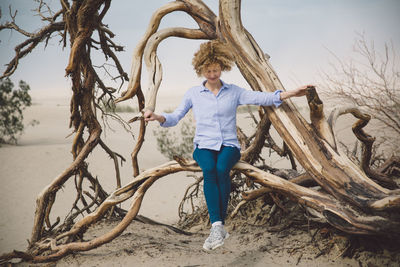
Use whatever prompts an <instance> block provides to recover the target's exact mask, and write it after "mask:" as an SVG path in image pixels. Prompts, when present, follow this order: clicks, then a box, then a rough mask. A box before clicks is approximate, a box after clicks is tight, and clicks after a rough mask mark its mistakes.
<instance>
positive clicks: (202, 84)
mask: <svg viewBox="0 0 400 267" xmlns="http://www.w3.org/2000/svg"><path fill="white" fill-rule="evenodd" d="M220 81H221V83H222V87H221V90H222V89H228V88H229V86H228V85H227V84H226V83H225V82H224V81H223V80H220ZM206 82H207V80H204V81H203V82H202V83H201V86H200V92H204V91H210V90H208V89H207V88H206V87H205V84H206Z"/></svg>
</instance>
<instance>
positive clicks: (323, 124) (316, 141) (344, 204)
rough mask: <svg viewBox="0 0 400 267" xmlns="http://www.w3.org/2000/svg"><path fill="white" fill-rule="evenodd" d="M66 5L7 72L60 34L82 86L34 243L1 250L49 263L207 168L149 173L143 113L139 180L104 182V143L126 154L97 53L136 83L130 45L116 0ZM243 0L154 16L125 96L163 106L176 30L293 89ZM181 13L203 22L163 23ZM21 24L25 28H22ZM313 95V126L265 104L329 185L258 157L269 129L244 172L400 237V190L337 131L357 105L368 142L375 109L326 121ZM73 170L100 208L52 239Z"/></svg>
mask: <svg viewBox="0 0 400 267" xmlns="http://www.w3.org/2000/svg"><path fill="white" fill-rule="evenodd" d="M61 4H62V9H61V10H60V11H59V12H57V13H55V15H54V16H52V17H49V18H48V21H49V25H48V26H47V27H45V28H43V29H42V30H41V31H39V32H37V33H35V34H29V35H27V36H28V39H27V40H26V41H25V42H24V43H22V44H20V45H19V46H18V47H17V48H16V55H15V57H14V59H13V60H12V61H11V62H10V64H9V66H8V68H7V70H6V72H5V74H4V75H3V76H9V75H11V73H12V72H13V70H15V68H16V67H17V65H18V60H19V59H20V58H21V57H23V56H25V55H26V54H27V53H28V52H29V51H30V50H32V49H33V48H34V47H35V46H36V45H37V43H38V42H40V41H43V40H45V39H46V38H49V37H50V36H51V34H52V33H54V32H56V31H59V32H60V33H61V34H62V36H63V40H64V44H65V45H66V43H67V36H68V38H69V43H70V46H71V53H70V59H69V64H68V66H67V68H66V73H67V75H69V76H70V77H71V80H72V91H73V96H72V99H71V127H72V128H73V130H74V132H75V138H74V142H73V144H72V154H73V162H72V163H71V165H70V166H69V167H68V168H67V169H66V170H64V171H63V172H62V173H61V174H60V175H59V176H58V177H56V178H55V179H54V180H53V182H52V183H51V184H49V185H48V186H47V187H46V188H44V189H43V191H42V192H41V193H40V194H39V196H38V198H37V206H36V212H35V221H34V226H33V230H32V236H31V239H30V248H29V249H28V250H27V251H26V252H18V251H14V252H12V253H10V254H7V255H3V256H2V257H1V258H2V259H3V260H8V259H10V258H23V259H25V260H29V261H32V262H45V261H51V260H57V259H59V258H61V257H63V256H65V255H68V254H69V253H72V252H76V251H87V250H90V249H93V248H95V247H98V246H101V245H102V244H104V243H106V242H109V241H111V240H112V239H114V238H115V237H117V236H118V235H119V234H121V233H122V232H123V231H124V229H125V228H126V227H127V226H128V225H129V223H130V222H131V221H132V220H133V219H134V218H135V216H136V215H137V213H138V211H139V209H140V205H141V201H142V200H143V196H144V194H145V193H146V190H147V189H148V188H149V187H150V186H151V185H152V184H153V183H154V182H155V181H156V180H157V179H159V178H162V177H164V176H165V175H167V174H170V173H175V172H179V171H183V170H186V171H187V170H189V171H199V170H200V169H199V167H198V166H196V165H195V162H194V161H192V160H184V159H180V158H179V157H177V158H176V161H171V162H167V163H165V164H163V165H161V166H157V167H154V168H152V169H150V170H146V171H143V172H139V168H138V162H137V154H138V152H139V151H140V148H141V145H142V143H143V142H144V138H143V137H144V134H145V129H146V125H145V124H144V121H143V119H142V118H141V114H139V115H137V116H136V117H134V118H132V120H131V122H133V121H136V120H140V126H139V127H140V134H139V137H138V139H137V140H138V141H137V143H136V145H135V147H134V148H133V153H132V164H133V167H134V178H133V179H132V181H131V182H130V183H129V184H127V185H125V186H123V187H121V188H118V189H116V190H115V191H114V192H111V193H110V194H109V195H107V193H105V192H104V190H102V189H101V186H100V184H99V183H98V182H97V180H96V179H94V178H93V176H92V175H91V174H90V172H89V170H88V165H87V163H86V162H85V159H86V158H87V157H88V155H89V153H90V152H91V151H92V150H93V148H94V147H95V146H97V145H99V144H100V145H101V146H102V147H103V148H104V150H105V151H106V153H109V154H110V155H112V157H113V158H114V159H115V160H116V161H117V157H118V155H117V154H116V153H114V152H113V151H112V150H110V149H109V148H107V146H106V145H105V144H104V143H103V142H102V141H101V138H100V137H101V131H102V128H101V126H100V123H99V122H98V120H97V117H96V111H97V112H99V110H100V109H99V108H100V107H99V106H98V105H97V101H98V99H95V97H94V90H95V85H96V84H97V86H98V87H99V90H101V91H102V92H103V94H102V95H101V97H103V96H105V95H108V96H109V97H110V98H111V99H114V96H115V90H114V89H112V88H109V87H107V86H106V85H104V84H103V82H102V81H101V79H100V78H99V77H98V75H97V73H96V70H95V69H94V68H93V66H92V64H91V61H90V51H91V50H92V49H93V48H95V47H97V48H99V49H101V50H102V51H103V53H104V54H105V55H106V56H107V57H110V58H111V59H112V60H114V62H115V64H116V66H117V69H118V71H119V74H120V77H121V79H125V80H127V74H126V73H125V72H124V71H123V69H122V67H121V66H120V64H119V62H118V59H117V57H116V56H115V54H114V52H113V51H118V50H120V49H122V48H121V47H119V46H117V45H115V44H114V43H113V42H112V40H111V38H112V37H113V34H112V32H111V31H110V30H109V29H108V28H107V27H106V26H105V25H103V24H102V22H101V21H102V19H103V17H104V16H105V14H106V13H107V10H108V9H109V7H110V5H111V0H86V1H72V3H70V2H69V1H67V0H61ZM240 4H241V2H240V0H220V2H219V14H218V16H216V15H215V14H214V13H213V12H212V11H211V10H210V9H209V8H208V7H207V6H206V5H205V4H204V3H203V2H202V1H201V0H179V1H174V2H170V3H168V4H166V5H164V6H163V7H160V8H159V9H158V10H157V11H155V13H154V14H153V16H152V18H151V20H150V23H149V26H148V29H147V31H146V33H145V35H144V36H143V38H142V40H141V41H140V42H139V44H138V45H137V46H136V48H135V50H134V55H133V60H132V69H131V74H130V78H129V84H128V87H127V90H126V91H125V92H124V93H123V94H122V95H121V97H119V98H118V99H116V101H115V102H116V103H118V102H122V101H124V100H127V99H132V98H137V100H138V102H139V106H140V109H141V110H144V109H153V110H154V108H155V104H156V98H157V90H158V88H159V85H160V83H161V78H162V70H161V63H160V61H159V60H158V57H157V46H158V45H159V43H160V42H162V41H163V40H165V39H166V38H168V37H171V36H174V37H181V38H189V39H205V40H210V39H220V40H221V41H222V42H224V43H225V44H226V45H228V46H229V47H230V49H231V51H233V53H234V54H235V62H236V65H237V66H238V68H239V70H240V71H241V73H242V75H243V76H244V78H245V79H246V80H247V82H248V84H249V85H250V86H251V88H252V89H253V90H257V91H273V90H276V89H281V90H284V88H283V86H282V84H281V82H280V80H279V78H278V77H277V75H276V73H275V72H274V70H273V68H272V66H271V65H270V63H269V62H268V59H267V58H266V57H265V54H264V52H263V51H262V50H261V49H260V48H259V46H258V45H257V43H256V41H255V40H254V39H253V37H252V36H251V34H250V33H249V32H248V31H247V30H246V29H245V28H244V27H243V25H242V23H241V13H240V7H241V5H240ZM175 11H183V12H185V13H186V14H187V15H188V16H190V17H192V18H193V19H194V20H195V21H196V22H197V24H198V26H199V28H198V29H186V28H181V27H177V28H168V29H165V30H158V27H159V24H160V21H161V19H162V18H163V17H164V16H165V15H166V14H168V13H171V12H175ZM57 19H59V20H57ZM2 28H13V29H17V27H16V25H15V23H13V22H11V23H9V24H8V25H3V26H2ZM18 29H19V28H18ZM18 29H17V30H18ZM19 31H20V32H22V30H20V29H19ZM94 32H97V33H98V35H99V40H97V41H96V40H94V39H93V37H92V35H93V33H94ZM142 61H144V62H145V64H146V67H147V69H148V72H149V85H148V90H147V91H148V93H147V96H146V98H145V97H144V96H143V93H142V85H141V82H140V81H141V70H142ZM307 99H308V103H309V106H310V118H311V123H308V122H307V121H306V120H305V119H304V118H303V117H302V116H301V115H300V113H299V112H298V111H297V110H296V108H295V106H294V105H293V104H292V103H291V102H290V101H286V102H285V103H283V104H282V106H281V107H279V108H273V107H264V108H263V109H264V113H265V114H266V116H268V121H269V122H270V123H272V125H273V126H274V127H275V129H276V130H277V131H278V133H279V134H280V136H281V137H282V138H283V140H284V142H285V144H286V146H287V149H286V150H290V151H291V155H293V157H295V158H296V159H297V161H298V163H299V164H301V165H302V166H303V168H304V169H305V170H306V172H307V175H308V176H309V177H310V179H312V180H313V181H314V182H316V183H317V184H318V185H319V186H320V187H321V190H320V191H316V190H313V189H310V188H307V187H305V186H301V185H298V184H296V183H293V182H290V181H287V180H285V179H283V178H281V177H278V176H276V175H273V174H270V173H268V172H265V171H263V170H260V169H258V168H256V167H254V166H253V165H252V164H251V162H253V160H254V158H255V157H256V155H257V154H258V153H260V149H261V148H260V146H262V145H263V143H264V141H265V138H267V136H266V135H265V132H263V131H265V129H266V127H258V128H257V132H256V133H255V138H254V139H253V141H252V143H251V144H249V145H248V146H247V149H246V150H245V151H244V152H243V155H242V159H243V160H242V161H240V162H239V163H238V164H236V166H235V167H234V169H235V170H237V171H240V172H241V173H243V174H245V175H246V176H247V177H249V179H251V180H253V181H254V182H255V183H258V184H260V185H262V186H264V187H267V188H268V190H264V191H265V192H280V193H281V194H284V195H287V196H289V197H290V198H292V199H293V201H297V202H298V203H300V204H302V205H304V206H307V207H309V208H310V209H312V210H313V211H314V214H315V215H317V216H319V217H321V218H323V219H325V220H326V221H327V222H328V223H330V224H331V225H333V226H334V227H336V228H338V229H341V230H343V231H345V232H348V233H354V234H372V235H391V236H393V235H399V234H400V222H399V217H400V216H399V210H400V209H399V208H400V191H399V190H398V189H388V188H385V187H383V186H381V185H379V184H377V183H376V182H375V181H374V178H376V177H374V176H372V179H371V178H369V177H368V176H367V175H366V174H365V172H364V171H363V170H362V169H361V168H360V166H357V165H356V164H355V163H353V162H352V161H351V160H350V159H349V158H348V157H347V156H346V154H345V153H343V152H342V151H341V150H340V149H339V147H338V146H337V143H338V141H337V140H336V138H335V134H334V125H335V121H336V119H337V117H338V116H340V115H341V114H344V113H349V112H350V113H352V114H354V115H355V116H356V117H357V118H358V119H359V120H358V122H357V123H356V125H355V126H354V127H353V130H354V132H355V133H356V135H357V136H358V137H359V138H360V139H361V141H363V142H368V137H369V136H368V135H367V134H366V133H364V132H363V130H362V128H363V127H364V126H365V125H366V124H367V123H368V120H369V117H368V115H367V114H363V113H362V112H360V111H359V110H358V109H357V107H350V108H347V109H339V110H335V111H334V113H333V114H332V115H331V116H330V117H329V119H326V118H325V116H324V112H323V104H322V102H321V101H320V99H319V97H318V95H317V92H316V91H315V89H310V90H309V93H308V95H307ZM100 111H101V110H100ZM268 121H266V119H265V120H261V121H260V123H264V124H265V125H267V124H268ZM265 125H264V126H265ZM84 131H86V132H87V133H88V135H87V137H86V138H85V137H84V135H83V133H84ZM263 133H264V134H263ZM263 139H264V141H263ZM366 147H367V148H368V147H369V146H366ZM365 153H366V155H365V156H366V157H367V156H368V153H370V151H368V149H366V150H365ZM246 161H247V162H246ZM249 162H250V163H249ZM117 166H118V164H116V168H117V170H116V171H117V173H118V167H117ZM71 177H77V181H78V183H77V192H78V194H77V200H78V201H81V202H82V203H83V204H84V210H85V211H87V210H88V209H89V207H92V206H93V205H92V203H88V202H87V201H86V199H87V198H85V196H84V194H83V193H82V190H81V188H80V187H79V185H81V184H82V180H83V179H88V180H89V181H90V182H91V183H92V184H93V191H94V192H95V193H94V195H93V196H91V197H90V198H89V199H91V202H95V203H99V205H98V206H97V208H96V209H95V211H93V212H90V213H89V214H87V215H86V216H84V217H83V218H82V219H80V220H79V221H77V222H75V223H74V224H73V226H72V227H65V228H62V229H61V232H58V233H57V234H55V235H52V236H50V235H49V234H48V233H49V232H50V230H51V229H52V228H54V226H53V225H52V224H51V223H50V222H49V214H50V211H51V207H52V203H53V202H54V200H55V196H56V194H57V191H58V189H59V188H60V187H61V186H62V185H63V184H64V183H65V182H66V181H67V180H68V179H70V178H71ZM116 177H118V175H116ZM117 180H118V179H117ZM265 192H264V193H265ZM257 194H260V191H258V192H257V191H256V192H253V193H249V195H248V196H247V197H248V198H255V197H257V196H256V195H257ZM129 198H132V204H131V206H130V208H129V210H128V211H127V212H126V214H124V213H123V212H122V211H121V212H120V213H119V214H120V215H121V216H123V218H122V220H121V221H120V223H119V224H118V225H117V226H116V227H115V228H114V229H113V230H111V231H110V232H108V233H106V234H104V235H102V236H99V237H97V238H95V239H93V240H89V241H81V240H80V237H81V236H82V235H83V233H84V232H85V230H86V229H87V227H88V226H89V225H91V224H93V223H95V222H96V221H99V220H100V219H101V218H103V217H104V215H105V214H106V213H107V212H110V211H112V212H118V209H116V208H115V207H116V204H118V203H121V202H123V201H126V200H128V199H129ZM76 212H80V213H82V212H83V210H82V209H80V210H76ZM46 226H47V228H46Z"/></svg>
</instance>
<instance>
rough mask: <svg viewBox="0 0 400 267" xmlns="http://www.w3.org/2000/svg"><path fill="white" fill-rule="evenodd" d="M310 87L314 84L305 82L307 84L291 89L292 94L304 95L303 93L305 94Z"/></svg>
mask: <svg viewBox="0 0 400 267" xmlns="http://www.w3.org/2000/svg"><path fill="white" fill-rule="evenodd" d="M310 87H315V86H314V85H312V84H307V85H303V86H300V87H299V88H296V89H294V90H293V91H292V92H293V96H304V95H306V94H307V90H308V89H309V88H310Z"/></svg>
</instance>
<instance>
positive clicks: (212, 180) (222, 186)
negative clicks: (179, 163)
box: [193, 146, 240, 223]
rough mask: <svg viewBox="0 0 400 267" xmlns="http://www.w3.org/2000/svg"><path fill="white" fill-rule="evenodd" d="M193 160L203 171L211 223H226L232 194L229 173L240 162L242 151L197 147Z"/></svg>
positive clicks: (233, 148)
mask: <svg viewBox="0 0 400 267" xmlns="http://www.w3.org/2000/svg"><path fill="white" fill-rule="evenodd" d="M193 159H194V160H195V161H196V162H197V163H198V164H199V166H200V168H201V169H202V171H203V177H204V196H205V198H206V203H207V208H208V214H209V216H210V221H211V223H214V222H216V221H222V222H223V223H224V222H225V217H226V211H227V208H228V201H229V195H230V193H231V178H230V176H229V172H230V171H231V169H232V167H233V166H234V165H235V164H236V162H238V161H239V159H240V150H239V149H238V148H236V147H231V146H222V147H221V149H220V150H219V151H215V150H210V149H201V148H197V147H196V149H195V150H194V152H193Z"/></svg>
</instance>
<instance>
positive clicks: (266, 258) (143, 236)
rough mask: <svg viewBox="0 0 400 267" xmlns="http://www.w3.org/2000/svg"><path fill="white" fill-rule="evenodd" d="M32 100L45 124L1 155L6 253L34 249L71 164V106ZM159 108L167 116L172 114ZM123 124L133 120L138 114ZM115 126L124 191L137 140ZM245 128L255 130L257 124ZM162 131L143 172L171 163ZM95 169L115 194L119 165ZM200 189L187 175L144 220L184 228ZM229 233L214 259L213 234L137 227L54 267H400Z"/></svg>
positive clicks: (66, 200) (177, 178)
mask: <svg viewBox="0 0 400 267" xmlns="http://www.w3.org/2000/svg"><path fill="white" fill-rule="evenodd" d="M32 95H33V100H34V105H33V106H32V107H30V108H28V109H27V110H26V111H25V121H26V122H29V121H30V120H33V119H36V120H38V121H40V124H39V125H37V126H35V127H27V128H26V131H25V134H24V135H23V136H22V137H21V139H20V141H19V144H18V145H16V146H10V145H5V146H3V147H1V148H0V162H1V165H0V178H1V180H0V181H1V182H0V183H1V188H2V194H0V210H1V216H0V253H4V252H8V251H10V250H11V249H19V250H24V249H25V248H26V245H27V243H26V240H27V239H29V236H30V232H31V227H32V221H33V216H34V208H35V198H36V196H37V195H38V193H39V192H40V191H41V190H42V189H43V188H44V187H45V186H46V185H47V184H49V183H50V182H51V181H52V179H54V178H55V177H56V176H57V175H58V174H59V173H60V172H61V171H63V170H64V169H65V168H66V167H67V166H68V165H69V163H70V162H71V154H70V147H71V142H72V137H71V136H69V135H70V133H71V130H70V129H69V128H68V120H69V102H68V98H67V97H61V98H60V97H55V96H51V95H48V94H46V93H45V92H38V91H36V92H35V91H33V92H32ZM177 101H179V99H176V98H173V97H171V99H170V101H165V103H168V105H172V106H173V105H174V103H176V102H177ZM159 105H160V110H161V109H163V108H167V107H168V106H167V105H165V106H164V107H163V106H162V103H160V104H159ZM175 105H176V104H175ZM122 116H123V117H125V118H126V119H128V118H130V117H131V116H132V114H122ZM110 124H111V126H112V128H113V129H114V130H107V131H106V132H105V135H104V136H103V139H104V140H105V142H106V143H107V144H108V145H109V147H110V148H111V149H113V150H114V151H117V152H118V153H120V154H121V155H123V156H124V157H125V158H126V159H127V162H126V163H125V164H124V165H123V167H122V168H121V179H122V184H126V183H128V182H129V181H130V180H131V178H132V168H131V166H130V163H129V158H130V153H131V151H132V148H133V145H134V140H133V138H132V136H131V135H130V134H128V133H126V132H125V131H124V130H123V129H122V127H121V126H119V125H118V123H115V122H113V121H110ZM244 125H248V127H251V123H245V124H244ZM156 127H158V126H157V125H156V124H150V126H149V128H148V131H147V135H146V142H145V144H144V146H143V148H142V153H141V154H140V156H139V164H140V167H141V169H147V168H150V167H154V166H157V165H160V164H162V163H164V162H166V161H167V159H166V158H165V157H164V156H162V155H161V154H160V153H159V152H158V151H157V149H156V141H155V138H154V137H153V129H155V128H156ZM245 127H246V126H245ZM339 128H340V126H339ZM344 129H345V127H344V128H343V129H339V130H340V131H342V133H341V134H342V135H347V134H348V133H347V132H345V131H346V130H344ZM88 162H89V166H90V167H89V168H90V170H94V171H93V173H94V174H95V175H97V176H98V177H99V179H100V180H101V183H102V184H103V185H104V187H105V189H106V190H107V191H108V192H110V191H112V190H113V189H114V188H115V186H116V181H115V178H114V177H115V173H114V169H113V162H112V161H111V160H110V159H109V158H108V156H106V155H105V154H104V152H103V151H101V150H100V149H96V150H95V151H94V152H93V153H92V154H91V155H90V157H89V160H88ZM270 163H271V164H274V166H276V167H280V162H278V161H277V160H276V159H271V162H270ZM192 182H193V180H192V178H190V177H187V176H186V174H185V173H178V174H174V175H171V176H168V177H165V178H163V179H160V180H159V181H157V182H156V183H155V184H154V185H153V186H152V187H151V188H150V189H149V191H148V192H147V194H146V196H145V199H144V201H143V204H142V208H141V210H140V212H139V213H140V214H142V215H144V216H147V217H150V218H152V219H154V220H156V221H159V222H162V223H166V224H174V223H176V222H177V220H178V215H177V207H178V203H179V202H180V200H181V198H182V196H183V194H184V190H185V188H186V186H187V185H188V184H190V183H192ZM62 191H63V192H62V193H61V194H58V195H57V200H56V203H55V205H54V206H53V215H52V217H51V220H52V221H54V220H55V219H56V217H57V216H64V215H65V212H68V211H69V208H70V206H71V203H72V201H73V199H74V197H75V194H74V184H73V181H69V182H68V183H67V184H66V186H65V187H64V188H63V189H62ZM129 204H130V203H129V201H127V203H124V204H123V205H122V207H123V208H127V207H128V206H129ZM115 224H116V222H101V223H100V224H96V225H94V226H92V227H91V228H90V229H89V231H88V233H87V235H85V239H90V238H91V237H95V236H99V235H101V234H102V233H106V232H107V231H108V230H110V229H111V228H112V227H113V226H115ZM228 230H229V231H230V232H231V237H230V238H229V239H228V240H227V241H226V244H225V246H224V247H222V248H220V249H218V250H216V251H213V252H211V253H208V252H205V251H203V250H202V248H201V247H202V244H203V242H204V239H205V238H206V237H207V234H208V230H207V229H205V228H204V227H203V228H201V229H198V230H197V231H194V232H193V233H192V235H190V236H187V235H182V234H177V233H175V232H173V231H171V230H170V229H168V228H165V227H163V226H154V225H148V224H143V223H140V222H133V223H132V224H131V225H130V226H129V227H128V229H127V230H126V231H125V232H123V233H122V235H121V236H119V237H118V238H116V239H115V240H113V241H112V242H111V243H109V244H105V245H103V246H102V247H100V248H97V249H94V250H92V251H89V252H84V253H78V254H74V255H70V256H68V257H66V258H64V259H62V260H60V261H59V262H57V263H54V264H51V265H49V266H54V265H56V266H294V265H297V266H396V265H393V260H392V259H391V258H390V256H388V255H386V254H382V255H379V257H378V259H377V258H374V259H373V260H368V259H363V260H360V258H359V259H343V258H341V257H339V256H338V255H339V254H340V248H338V249H337V250H332V251H331V253H330V254H327V255H322V256H320V257H316V255H317V254H318V250H317V249H316V248H315V246H313V245H312V243H311V242H310V240H311V237H310V234H309V233H305V232H299V233H298V234H286V235H285V234H284V233H279V234H276V233H275V234H274V233H269V232H267V231H265V229H262V228H259V227H258V228H257V227H251V226H249V227H246V228H243V229H232V227H231V226H229V225H228ZM27 266H28V265H27ZM33 266H35V265H33Z"/></svg>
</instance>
